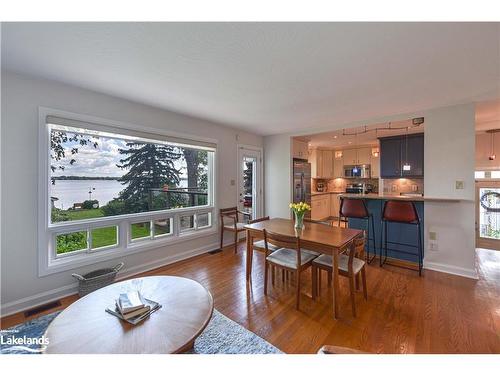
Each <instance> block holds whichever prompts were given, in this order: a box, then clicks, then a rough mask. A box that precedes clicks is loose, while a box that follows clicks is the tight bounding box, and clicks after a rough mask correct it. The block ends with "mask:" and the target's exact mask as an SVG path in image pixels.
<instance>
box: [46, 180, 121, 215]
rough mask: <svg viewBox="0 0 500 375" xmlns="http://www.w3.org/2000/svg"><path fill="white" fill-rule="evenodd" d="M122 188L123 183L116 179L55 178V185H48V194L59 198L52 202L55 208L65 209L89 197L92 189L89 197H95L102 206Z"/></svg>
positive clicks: (116, 195)
mask: <svg viewBox="0 0 500 375" xmlns="http://www.w3.org/2000/svg"><path fill="white" fill-rule="evenodd" d="M94 189H95V190H94ZM123 189H124V185H122V184H121V183H120V182H118V181H117V180H56V182H55V185H51V186H50V196H51V197H56V198H58V199H59V200H58V201H56V202H54V203H55V206H56V207H57V208H60V209H63V210H67V209H68V208H70V207H73V203H81V202H83V201H85V200H87V199H89V191H92V198H91V199H97V200H98V201H99V205H100V206H104V205H105V204H107V203H108V202H109V201H111V200H113V198H116V197H118V194H119V193H120V191H122V190H123Z"/></svg>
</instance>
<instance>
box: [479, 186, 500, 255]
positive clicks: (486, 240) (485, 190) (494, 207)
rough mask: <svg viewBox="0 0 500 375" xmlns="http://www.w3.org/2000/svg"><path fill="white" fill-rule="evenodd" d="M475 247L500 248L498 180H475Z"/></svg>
mask: <svg viewBox="0 0 500 375" xmlns="http://www.w3.org/2000/svg"><path fill="white" fill-rule="evenodd" d="M476 247H482V248H485V249H493V250H500V181H481V182H476Z"/></svg>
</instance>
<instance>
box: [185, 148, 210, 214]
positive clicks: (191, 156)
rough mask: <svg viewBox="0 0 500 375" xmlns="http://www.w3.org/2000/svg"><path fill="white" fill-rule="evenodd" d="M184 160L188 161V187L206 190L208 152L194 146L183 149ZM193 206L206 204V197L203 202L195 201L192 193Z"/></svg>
mask: <svg viewBox="0 0 500 375" xmlns="http://www.w3.org/2000/svg"><path fill="white" fill-rule="evenodd" d="M183 155H184V160H185V161H186V169H187V182H188V188H190V189H195V190H206V189H207V184H208V181H207V170H206V168H207V163H208V152H207V151H201V150H196V149H192V148H185V149H183ZM189 204H190V205H191V206H193V205H198V204H206V199H203V202H199V198H198V201H197V202H195V199H194V197H193V196H192V195H190V202H189Z"/></svg>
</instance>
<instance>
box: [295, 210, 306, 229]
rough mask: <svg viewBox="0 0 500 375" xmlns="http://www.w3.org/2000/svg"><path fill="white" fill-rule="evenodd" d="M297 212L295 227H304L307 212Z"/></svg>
mask: <svg viewBox="0 0 500 375" xmlns="http://www.w3.org/2000/svg"><path fill="white" fill-rule="evenodd" d="M294 214H295V228H296V229H302V228H304V214H305V212H300V213H299V212H294Z"/></svg>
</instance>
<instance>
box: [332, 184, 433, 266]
mask: <svg viewBox="0 0 500 375" xmlns="http://www.w3.org/2000/svg"><path fill="white" fill-rule="evenodd" d="M339 197H340V198H341V197H345V198H352V199H363V200H364V201H365V203H366V207H367V209H368V212H369V213H370V214H372V215H373V222H374V226H375V247H376V249H374V247H373V242H372V241H368V242H367V243H368V245H367V249H366V250H367V252H368V253H369V255H373V253H374V252H375V250H376V253H377V255H380V254H381V252H382V251H383V250H382V249H383V247H382V245H383V244H382V229H383V227H382V210H383V208H384V203H385V202H386V201H388V200H403V201H410V202H413V203H414V204H415V207H416V209H417V213H418V216H419V218H420V225H421V229H422V230H421V241H422V242H421V243H422V254H423V253H424V248H423V243H424V238H423V237H424V235H423V233H424V230H423V229H424V202H425V201H426V200H433V199H437V198H427V197H424V196H407V195H389V194H376V193H370V194H339ZM348 223H349V228H354V229H362V230H366V228H367V227H366V220H363V219H349V220H348ZM372 235H373V234H372V233H370V237H371V236H372ZM387 239H388V241H391V242H398V243H400V245H395V244H388V246H387V247H388V250H387V257H388V258H393V259H398V260H402V261H406V262H412V263H415V264H418V255H417V249H416V248H413V247H409V246H407V245H412V246H416V245H417V244H418V230H417V227H416V226H415V225H408V224H402V223H388V226H387ZM402 244H404V245H402ZM390 249H395V250H399V251H406V252H411V253H414V254H415V255H413V254H406V253H400V252H397V251H393V250H390Z"/></svg>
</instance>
